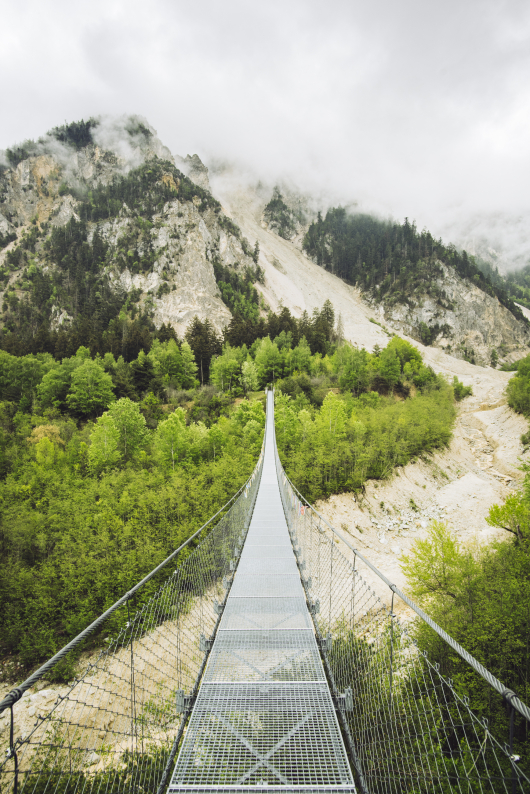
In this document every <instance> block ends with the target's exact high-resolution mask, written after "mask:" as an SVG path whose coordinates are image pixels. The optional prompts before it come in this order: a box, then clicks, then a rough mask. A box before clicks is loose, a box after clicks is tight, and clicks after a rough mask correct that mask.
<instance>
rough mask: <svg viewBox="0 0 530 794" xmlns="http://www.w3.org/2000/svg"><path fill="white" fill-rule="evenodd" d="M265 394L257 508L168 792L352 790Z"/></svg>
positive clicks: (271, 407) (271, 411)
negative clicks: (280, 479)
mask: <svg viewBox="0 0 530 794" xmlns="http://www.w3.org/2000/svg"><path fill="white" fill-rule="evenodd" d="M274 453H275V436H274V403H273V395H272V393H270V392H269V394H268V401H267V424H266V431H265V454H264V463H263V471H262V476H261V482H260V486H259V491H258V495H257V499H256V504H255V508H254V513H253V516H252V520H251V523H250V527H249V530H248V533H247V536H246V540H245V543H244V546H243V550H242V553H241V557H240V561H239V564H238V567H237V570H236V572H235V575H234V578H233V582H232V586H231V588H230V591H229V594H228V597H227V599H226V603H225V607H224V611H223V615H222V618H221V621H220V624H219V629H218V631H217V634H216V636H215V639H214V642H213V646H212V649H211V652H210V655H209V659H208V664H207V666H206V670H205V673H204V676H203V679H202V682H201V686H200V689H199V693H198V696H197V700H196V702H195V705H194V708H193V711H192V714H191V717H190V722H189V725H188V728H187V730H186V734H185V737H184V740H183V742H182V746H181V749H180V752H179V755H178V758H177V761H176V764H175V768H174V771H173V775H172V779H171V783H170V785H169V789H168V790H169V792H174V794H177V792H190V793H191V792H203V794H204V793H205V792H214V791H215V792H219V791H223V792H245V791H252V792H261V791H263V792H265V791H267V792H273V791H296V792H301V793H306V794H309V792H328V793H329V794H333V792H343V793H346V794H347V793H348V792H355V785H354V781H353V776H352V773H351V769H350V765H349V762H348V759H347V756H346V751H345V747H344V743H343V740H342V736H341V732H340V728H339V725H338V721H337V716H336V712H335V708H334V704H333V700H332V697H331V693H330V690H329V687H328V684H327V681H326V677H325V673H324V668H323V666H322V661H321V657H320V653H319V649H318V645H317V642H316V638H315V633H314V628H313V622H312V620H311V616H310V613H309V611H308V608H307V604H306V599H305V595H304V589H303V587H302V582H301V579H300V573H299V569H298V566H297V563H296V558H295V555H294V551H293V548H292V544H291V539H290V536H289V531H288V528H287V523H286V520H285V514H284V510H283V506H282V502H281V497H280V490H279V486H278V480H277V474H276V465H275V454H274Z"/></svg>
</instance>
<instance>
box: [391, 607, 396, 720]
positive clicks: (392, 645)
mask: <svg viewBox="0 0 530 794" xmlns="http://www.w3.org/2000/svg"><path fill="white" fill-rule="evenodd" d="M395 617H396V616H395V615H394V593H392V606H391V607H390V708H391V709H392V668H393V665H394V618H395Z"/></svg>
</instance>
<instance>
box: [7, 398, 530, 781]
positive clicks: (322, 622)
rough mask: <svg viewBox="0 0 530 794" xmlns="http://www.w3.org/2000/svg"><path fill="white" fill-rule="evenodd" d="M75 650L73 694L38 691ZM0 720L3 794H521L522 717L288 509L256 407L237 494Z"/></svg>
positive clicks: (333, 542) (325, 529) (493, 684)
mask: <svg viewBox="0 0 530 794" xmlns="http://www.w3.org/2000/svg"><path fill="white" fill-rule="evenodd" d="M361 565H364V566H368V567H369V568H370V569H371V571H372V573H373V574H375V575H377V576H379V577H380V578H381V580H382V581H383V582H385V583H386V585H387V586H388V592H389V604H388V605H386V604H384V603H382V601H381V600H380V599H379V598H378V597H377V596H376V594H375V593H374V592H373V590H372V589H371V588H370V586H369V585H368V584H367V582H366V581H365V579H364V578H363V576H362V575H361V572H360V569H359V567H358V566H361ZM395 598H400V599H402V600H403V601H404V602H405V603H406V604H407V606H408V607H409V609H410V610H412V611H413V612H414V613H415V614H416V616H417V618H418V619H419V620H421V621H424V622H425V623H427V624H428V625H429V626H430V627H431V629H432V630H433V631H435V632H436V633H437V634H438V636H439V637H440V639H441V641H443V642H444V643H446V644H447V645H448V647H450V648H451V651H452V652H453V653H457V654H459V655H460V656H461V657H462V658H463V659H464V660H465V662H466V664H467V665H468V666H469V670H470V675H474V676H476V677H478V680H480V681H481V682H482V685H483V686H484V687H487V688H488V691H491V696H492V697H499V698H503V700H504V703H505V704H506V708H507V715H508V716H507V731H506V735H505V736H501V737H499V736H496V735H493V732H492V731H490V728H489V725H488V723H487V721H486V720H485V719H483V718H482V717H480V716H479V715H476V714H475V713H474V712H473V711H472V709H471V708H470V705H469V701H468V699H467V697H466V695H465V694H463V693H461V692H460V691H459V690H458V687H456V686H455V685H454V684H453V682H452V681H450V680H449V679H447V678H445V677H444V676H443V674H442V673H441V672H440V670H439V668H438V666H437V665H435V664H432V663H431V662H430V660H429V659H428V657H427V656H426V655H425V654H424V653H423V652H421V651H420V650H419V648H418V646H417V645H416V643H415V642H414V640H413V638H412V637H410V636H409V634H408V632H407V629H406V626H404V625H402V624H401V622H400V621H399V620H398V618H397V616H396V614H395V612H394V601H395ZM95 638H97V642H96V640H95ZM91 643H92V644H93V645H94V647H97V648H100V649H101V647H102V645H103V650H98V651H97V652H96V653H95V654H94V653H92V655H90V656H89V655H88V654H85V656H86V658H85V657H83V656H82V657H81V659H82V663H81V665H80V668H81V669H82V672H81V673H80V674H79V677H78V678H76V679H75V680H74V681H72V682H70V683H69V684H68V685H67V686H66V685H65V686H62V687H58V688H55V689H49V688H42V687H43V686H44V687H46V685H43V684H42V682H43V681H46V680H47V678H46V676H47V675H49V674H50V671H51V670H52V669H53V668H54V667H55V666H56V665H57V664H59V663H60V662H61V661H62V660H63V659H64V658H65V656H67V655H68V654H69V653H72V652H79V650H80V649H86V648H88V647H91V645H90V644H91ZM2 715H4V717H3V720H2V722H3V725H4V728H3V733H2V734H0V742H2V743H3V747H4V749H5V754H4V757H3V759H2V760H1V761H0V785H1V790H2V791H14V792H15V794H18V792H25V793H26V792H27V793H28V794H29V792H32V793H33V794H37V793H39V794H40V793H41V792H42V793H44V792H46V793H47V794H48V792H49V793H50V794H52V792H57V793H58V794H59V792H60V794H70V792H71V793H72V794H73V793H74V792H101V793H102V794H103V792H105V793H106V794H109V793H110V792H122V791H123V792H153V794H164V792H173V793H174V794H177V792H179V793H180V792H190V793H191V792H214V791H215V792H221V791H222V792H245V791H248V792H266V791H267V792H271V791H294V792H301V793H306V792H307V794H309V792H315V793H316V792H329V794H333V793H334V792H360V793H361V794H376V793H377V794H386V793H387V792H396V794H401V793H403V794H405V792H407V793H408V792H410V794H416V793H417V792H426V793H427V792H443V793H444V794H445V793H446V792H451V793H452V792H469V794H472V793H473V794H474V792H508V793H509V794H513V793H514V792H525V791H529V792H530V778H529V776H528V775H529V765H528V759H525V758H520V757H519V756H518V755H517V752H516V750H517V747H516V745H517V737H518V736H520V735H523V734H525V732H526V731H528V727H529V726H530V710H529V709H528V708H527V706H526V705H525V704H524V703H522V702H521V701H520V700H519V698H518V697H517V696H516V694H515V693H513V692H511V691H510V690H508V689H506V687H504V686H503V684H502V683H501V682H500V681H498V680H497V679H496V678H495V677H494V676H492V675H491V673H489V671H487V670H486V669H485V668H483V667H482V665H480V663H479V662H478V661H477V660H476V659H474V658H473V657H472V656H471V655H469V654H468V653H467V652H466V651H465V650H464V649H463V648H462V647H461V646H460V645H458V644H457V643H456V642H455V641H454V640H453V639H452V638H451V637H449V636H448V635H447V634H446V633H445V632H444V631H443V630H442V629H441V628H440V627H439V626H437V625H436V624H435V623H433V622H432V621H431V620H430V619H429V617H428V616H427V615H425V613H423V612H422V610H421V609H419V607H417V606H416V605H415V604H414V603H413V602H412V601H411V600H410V599H408V598H407V597H406V596H405V595H404V594H403V593H401V592H400V591H399V590H398V589H397V588H396V587H395V586H394V585H393V584H392V583H391V582H389V581H388V580H387V579H386V578H385V577H384V575H383V574H382V573H380V572H379V571H378V570H377V569H376V568H374V566H373V565H371V563H370V562H369V560H367V559H365V558H364V556H363V555H362V554H360V553H359V552H358V551H357V550H355V549H353V548H352V547H351V545H350V544H349V542H348V541H347V539H345V538H343V537H342V536H341V535H340V534H339V533H337V532H336V530H334V529H333V527H331V526H329V525H328V524H326V522H325V521H324V520H323V519H322V517H321V516H319V514H318V513H317V512H316V511H314V510H313V508H312V507H311V506H310V505H308V504H307V503H306V502H305V501H304V500H303V498H302V497H301V496H300V494H299V493H298V492H297V491H296V489H295V488H294V486H293V485H292V484H291V483H290V482H289V480H288V478H287V476H286V474H285V472H284V471H283V468H282V466H281V462H280V460H279V456H278V452H277V447H276V442H275V433H274V396H273V393H272V392H268V394H267V419H266V429H265V437H264V443H263V448H262V452H261V454H260V457H259V460H258V463H257V465H256V468H255V470H254V472H253V474H252V476H251V477H250V479H249V480H248V482H247V483H246V484H245V485H244V486H243V488H242V489H241V490H240V491H239V492H238V493H237V494H236V495H235V496H234V497H233V499H232V500H230V502H229V503H228V504H227V505H225V507H224V508H223V509H222V510H221V511H220V512H219V513H218V514H216V516H214V517H212V519H211V520H210V521H209V522H208V523H207V524H206V525H205V526H204V527H202V528H201V529H200V530H199V531H198V532H197V533H195V535H193V536H192V537H191V538H190V539H189V540H188V541H187V542H186V543H185V544H183V546H181V547H180V548H179V549H177V550H175V552H174V553H173V554H172V555H170V557H168V559H167V560H165V561H164V562H163V563H162V564H161V565H159V566H158V567H157V568H156V569H155V570H154V571H152V572H151V573H150V574H149V575H148V576H147V577H145V578H144V579H143V580H142V581H141V582H139V583H138V584H137V585H136V586H135V587H134V588H132V589H131V591H129V592H128V593H126V594H125V595H124V597H123V598H122V599H120V601H118V602H117V603H116V604H114V605H113V606H112V607H111V608H110V609H109V610H107V611H106V612H105V613H104V614H103V615H101V616H100V617H99V618H98V619H97V620H96V621H94V623H92V624H91V625H90V626H89V627H87V629H86V630H85V631H84V632H82V633H81V634H80V635H79V636H78V637H76V638H75V639H74V640H72V642H71V643H69V644H68V645H67V646H65V648H63V649H62V650H61V651H60V652H59V653H58V654H56V655H55V656H54V657H53V658H52V659H50V660H49V661H48V662H46V664H44V665H43V666H42V667H41V668H40V669H39V670H37V671H36V672H35V673H34V674H33V675H32V676H30V678H29V679H27V681H25V682H24V683H23V684H21V685H20V686H19V687H17V688H16V689H14V690H13V691H12V692H10V693H9V694H8V695H7V696H6V697H5V698H4V699H3V700H2V701H1V702H0V717H2ZM1 724H2V723H0V730H2V728H1Z"/></svg>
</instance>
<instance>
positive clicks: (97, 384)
mask: <svg viewBox="0 0 530 794" xmlns="http://www.w3.org/2000/svg"><path fill="white" fill-rule="evenodd" d="M114 399H115V398H114V392H113V383H112V378H111V376H110V375H108V374H107V373H106V372H105V371H104V370H103V368H102V367H101V366H100V364H98V363H97V362H96V361H92V360H91V359H89V358H88V359H85V360H84V361H83V363H82V364H81V366H80V367H77V369H76V370H75V371H74V372H73V373H72V378H71V385H70V389H69V391H68V395H67V397H66V403H67V405H68V408H69V409H70V411H72V413H74V414H77V415H78V416H83V417H88V416H96V415H97V414H100V413H101V412H102V411H104V410H105V409H106V408H108V407H109V405H110V404H111V402H113V401H114Z"/></svg>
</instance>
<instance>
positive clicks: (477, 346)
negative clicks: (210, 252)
mask: <svg viewBox="0 0 530 794" xmlns="http://www.w3.org/2000/svg"><path fill="white" fill-rule="evenodd" d="M225 182H226V183H227V184H228V185H233V184H234V183H235V181H234V179H233V178H232V179H231V180H226V179H225ZM229 189H230V188H229ZM237 190H239V196H238V197H236V191H235V190H232V193H231V194H230V195H231V197H230V198H227V201H228V203H230V202H231V201H232V202H234V206H236V207H237V210H236V214H235V216H234V217H236V218H237V221H238V223H239V224H240V225H241V227H242V228H243V229H244V230H245V233H247V234H252V233H256V227H255V226H254V227H253V228H252V232H250V227H249V226H248V221H249V218H247V222H245V221H244V220H243V216H244V215H245V212H244V211H243V212H242V209H243V204H244V202H242V201H241V196H242V193H246V195H247V198H246V201H247V203H248V204H249V207H252V208H253V209H252V210H251V212H252V213H253V215H254V219H255V220H256V219H257V218H258V217H259V215H260V212H261V226H262V228H263V229H265V230H267V231H268V232H273V233H274V234H276V235H277V236H279V237H282V238H283V239H284V240H286V241H288V243H291V244H292V245H294V246H295V247H296V248H298V249H299V250H300V251H301V252H302V254H306V255H307V256H308V257H309V258H310V259H311V260H312V261H313V262H314V263H315V264H319V265H322V266H323V268H322V269H326V270H331V272H332V273H333V272H334V266H333V250H332V244H333V240H330V239H329V235H326V234H323V235H322V243H321V246H322V247H321V248H320V250H319V249H318V248H317V249H316V251H315V252H313V250H312V249H315V246H314V245H313V246H312V245H311V242H312V241H311V239H310V236H311V231H312V229H314V228H315V226H318V224H319V223H320V221H317V222H316V223H315V221H316V217H315V216H316V212H313V213H311V212H309V213H307V211H306V216H305V219H306V222H305V225H302V224H301V218H302V213H301V212H300V204H301V201H300V200H299V199H297V197H296V195H294V194H293V193H292V192H291V193H289V191H287V190H285V189H284V188H283V187H282V189H281V190H280V189H279V188H278V187H275V188H274V189H273V198H272V200H271V201H270V202H269V203H268V204H266V203H264V201H263V198H262V193H263V190H262V189H261V190H260V191H257V190H256V191H254V193H253V196H252V197H251V194H252V192H253V188H252V187H251V186H249V185H248V184H246V185H245V183H244V182H241V183H240V184H239V187H238V188H237ZM269 195H270V193H269ZM260 199H261V202H260ZM306 206H307V203H306ZM340 212H343V211H342V210H333V209H332V210H331V213H336V214H337V215H340ZM247 215H248V213H247ZM347 215H348V216H349V217H355V216H356V217H359V218H360V219H361V220H362V219H363V218H364V219H366V220H370V219H371V216H363V215H360V214H358V210H357V209H356V208H355V207H351V209H350V210H349V212H348V213H347ZM372 221H373V223H372V225H373V226H375V227H381V228H378V229H377V232H378V233H379V234H381V233H382V232H383V231H385V228H384V227H385V225H386V227H387V229H388V230H391V224H390V223H387V222H383V221H378V220H377V219H375V218H373V219H372ZM333 223H335V218H334V219H333ZM403 226H404V227H405V229H406V223H405V224H404V225H403ZM323 227H324V224H323ZM331 228H332V229H333V225H332V227H331ZM397 228H398V229H400V227H397ZM308 230H309V235H308V234H307V232H308ZM408 230H409V232H410V233H411V235H412V236H414V234H415V232H414V227H413V226H410V225H409V227H408ZM386 234H387V237H388V236H390V235H389V233H388V231H386ZM416 236H417V237H418V238H419V235H416ZM422 237H427V238H428V240H427V239H424V240H423V243H424V244H425V243H426V242H429V244H430V243H432V244H434V245H435V246H436V245H437V244H438V243H437V241H434V240H433V239H432V238H430V236H429V235H428V233H425V232H422ZM347 242H349V241H347ZM263 243H264V241H263V240H261V241H260V245H261V246H262V248H263ZM308 243H309V244H308ZM354 243H356V240H355V239H354ZM378 245H380V243H377V241H376V242H375V243H372V245H371V247H372V249H374V248H375V249H376V248H377V247H378ZM355 248H357V249H359V253H358V254H357V253H356V250H355ZM365 248H366V247H365ZM438 248H439V250H440V251H441V252H442V254H443V255H444V256H445V258H448V261H449V262H451V260H453V261H455V260H456V261H457V266H458V267H456V266H454V265H453V266H451V265H450V264H447V263H446V262H445V261H441V260H440V259H438V258H436V256H435V257H432V256H430V257H429V258H427V257H426V258H425V261H423V262H421V261H420V263H419V267H418V266H416V268H414V266H413V265H412V266H411V263H410V262H408V261H406V259H405V261H404V262H403V261H402V263H401V265H400V266H399V267H398V278H399V270H401V269H402V270H403V272H405V271H406V270H407V269H408V271H409V276H408V284H407V292H406V294H403V292H401V294H400V293H399V292H398V293H396V292H395V291H394V294H392V288H391V286H390V284H389V282H391V281H392V279H394V281H395V279H396V276H395V275H392V257H391V256H389V262H388V264H385V265H384V267H383V268H382V276H381V275H379V274H378V273H377V272H376V268H375V267H374V268H370V267H369V268H368V270H365V269H364V267H362V268H357V270H358V271H359V270H360V271H361V272H360V273H359V275H358V276H357V277H356V282H357V283H356V288H358V290H359V295H360V296H361V297H362V300H363V303H365V304H367V305H368V307H370V308H371V313H372V317H373V318H374V319H377V321H378V322H381V323H383V324H386V325H387V326H388V327H389V328H391V329H392V330H394V331H396V332H398V333H400V334H402V335H403V334H405V335H408V336H409V337H411V338H412V339H414V340H415V341H417V342H420V341H421V342H423V343H425V344H429V345H434V346H436V347H439V348H440V349H442V350H445V351H446V352H448V353H450V354H451V355H453V356H456V357H458V358H466V359H467V360H470V361H471V362H472V363H475V362H476V363H477V364H480V365H483V366H484V365H486V366H487V365H489V363H490V360H491V356H492V353H494V355H497V356H498V358H499V360H501V361H504V360H508V361H511V360H513V359H516V358H519V357H521V355H523V351H525V350H526V349H527V348H528V345H529V342H530V328H529V326H528V324H527V323H526V321H525V314H524V312H523V311H522V310H521V307H520V306H518V305H517V304H516V303H515V304H514V303H513V300H510V296H509V294H508V295H507V294H506V293H505V292H503V290H504V289H505V287H506V286H507V285H506V284H505V283H504V282H500V281H496V282H493V283H492V282H490V281H489V280H488V276H487V274H486V275H484V274H483V273H482V272H481V271H480V269H479V268H478V267H477V266H476V264H475V262H474V260H472V259H469V260H468V259H466V255H465V253H464V254H459V253H458V252H457V250H456V249H455V248H454V247H451V246H449V247H447V248H446V247H444V246H442V245H441V244H438ZM352 249H353V250H351V251H350V252H349V253H348V251H346V258H347V256H349V257H350V267H351V264H352V258H353V259H355V258H356V257H357V256H360V255H361V254H360V249H362V245H360V244H358V243H356V245H353V246H352ZM398 249H399V246H398ZM369 253H370V254H371V253H372V251H370V252H369ZM342 257H343V258H344V254H342ZM428 259H430V260H431V262H430V263H429V261H428ZM272 261H273V263H274V261H276V263H279V262H280V260H279V259H278V256H277V255H273V257H272ZM362 264H363V266H364V262H363V263H362ZM388 265H390V267H389V266H388ZM281 267H283V269H284V271H285V267H284V266H282V265H281V264H280V268H281ZM342 267H343V269H344V262H343V265H342ZM458 268H459V269H462V270H464V272H465V270H466V269H467V270H468V271H469V275H468V277H461V276H460V275H459V272H458ZM346 269H347V268H346ZM379 269H380V270H381V268H379ZM352 270H355V268H352ZM385 270H386V272H387V278H386V283H385V284H382V283H381V282H383V281H384V280H385ZM422 271H423V272H422ZM270 278H272V280H274V276H273V275H271V277H270ZM269 280H270V279H269ZM296 282H298V279H297V280H296ZM350 283H351V280H350ZM499 290H500V291H499ZM496 292H498V294H499V295H500V297H501V300H499V299H498V297H497V295H496ZM269 299H270V296H269ZM332 300H333V298H332Z"/></svg>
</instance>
